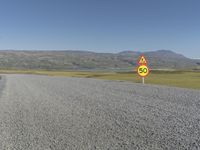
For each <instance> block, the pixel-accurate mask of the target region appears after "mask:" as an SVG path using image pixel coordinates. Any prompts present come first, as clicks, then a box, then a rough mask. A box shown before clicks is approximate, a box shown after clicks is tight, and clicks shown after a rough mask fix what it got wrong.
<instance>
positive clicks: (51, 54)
mask: <svg viewBox="0 0 200 150" xmlns="http://www.w3.org/2000/svg"><path fill="white" fill-rule="evenodd" d="M141 54H142V53H141V52H134V51H123V52H120V53H95V52H90V51H71V50H67V51H25V50H24V51H16V50H2V51H0V69H47V70H132V69H133V68H134V67H136V66H137V59H138V57H139V56H140V55H141ZM144 54H145V56H146V57H147V58H148V61H149V65H150V68H151V69H197V68H199V67H200V61H199V60H193V59H189V58H186V57H184V56H183V55H181V54H177V53H174V52H173V51H168V50H158V51H152V52H145V53H144Z"/></svg>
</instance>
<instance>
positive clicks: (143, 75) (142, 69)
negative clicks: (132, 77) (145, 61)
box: [137, 65, 149, 77]
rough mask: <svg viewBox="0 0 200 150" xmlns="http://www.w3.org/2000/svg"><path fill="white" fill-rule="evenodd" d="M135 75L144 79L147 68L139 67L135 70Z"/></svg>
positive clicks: (147, 72)
mask: <svg viewBox="0 0 200 150" xmlns="http://www.w3.org/2000/svg"><path fill="white" fill-rule="evenodd" d="M137 73H138V74H139V75H140V76H141V77H146V76H147V75H148V74H149V68H148V67H147V66H146V65H141V66H139V67H138V69H137Z"/></svg>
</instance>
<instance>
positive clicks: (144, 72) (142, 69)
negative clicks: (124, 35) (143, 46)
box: [137, 55, 150, 84]
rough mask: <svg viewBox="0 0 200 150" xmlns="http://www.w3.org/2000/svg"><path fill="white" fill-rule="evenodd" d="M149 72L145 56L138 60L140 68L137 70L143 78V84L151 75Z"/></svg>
mask: <svg viewBox="0 0 200 150" xmlns="http://www.w3.org/2000/svg"><path fill="white" fill-rule="evenodd" d="M149 72H150V70H149V68H148V66H147V59H146V58H145V56H144V55H142V56H140V59H139V60H138V68H137V73H138V75H139V76H141V77H142V84H144V79H145V77H146V76H147V75H148V74H149Z"/></svg>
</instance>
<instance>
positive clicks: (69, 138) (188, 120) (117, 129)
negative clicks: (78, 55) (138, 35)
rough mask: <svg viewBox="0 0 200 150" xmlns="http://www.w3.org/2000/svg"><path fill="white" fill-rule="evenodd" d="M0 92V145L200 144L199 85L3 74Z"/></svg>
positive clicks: (84, 149) (44, 148)
mask: <svg viewBox="0 0 200 150" xmlns="http://www.w3.org/2000/svg"><path fill="white" fill-rule="evenodd" d="M0 95H1V97H0V104H1V105H0V149H5V150H21V149H23V150H32V149H33V150H64V149H67V150H71V149H72V150H73V149H75V150H76V149H80V150H94V149H101V150H105V149H106V150H107V149H109V150H117V149H120V150H121V149H132V150H140V149H142V150H144V149H148V150H157V149H161V150H162V149H164V150H168V149H169V150H177V149H180V150H185V149H186V150H195V149H200V91H198V90H187V89H180V88H170V87H164V86H152V85H141V84H134V83H128V82H120V81H106V80H96V79H85V78H82V79H81V78H66V77H48V76H39V75H3V76H2V79H1V80H0Z"/></svg>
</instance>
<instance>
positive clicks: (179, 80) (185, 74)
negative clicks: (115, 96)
mask: <svg viewBox="0 0 200 150" xmlns="http://www.w3.org/2000/svg"><path fill="white" fill-rule="evenodd" d="M0 73H1V74H39V75H48V76H67V77H81V78H97V79H107V80H124V81H130V82H137V83H139V82H141V78H140V77H139V76H138V75H137V74H136V73H134V72H121V73H117V72H89V71H45V70H0ZM145 83H147V84H159V85H167V86H176V87H183V88H193V89H200V72H194V71H193V72H192V71H156V72H151V73H150V75H149V76H148V77H146V78H145Z"/></svg>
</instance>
